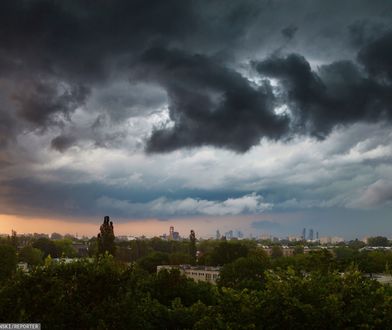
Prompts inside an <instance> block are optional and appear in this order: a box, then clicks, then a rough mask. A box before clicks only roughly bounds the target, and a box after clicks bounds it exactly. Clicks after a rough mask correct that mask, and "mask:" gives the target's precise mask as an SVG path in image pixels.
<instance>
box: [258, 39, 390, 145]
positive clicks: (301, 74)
mask: <svg viewBox="0 0 392 330" xmlns="http://www.w3.org/2000/svg"><path fill="white" fill-rule="evenodd" d="M391 41H392V38H391V35H390V34H387V35H385V36H382V37H381V38H380V39H378V40H376V41H374V42H372V43H371V44H369V45H367V46H366V47H364V48H363V49H362V50H361V51H360V52H359V55H358V58H359V61H360V63H361V64H363V67H360V66H359V65H358V64H356V63H354V62H352V61H338V62H334V63H331V64H329V65H323V66H321V67H319V69H318V70H317V72H316V71H313V70H312V68H311V66H310V64H309V63H308V61H307V60H306V59H305V58H304V57H303V56H301V55H298V54H290V55H287V56H285V57H279V56H272V57H270V58H268V59H265V60H262V61H260V62H254V67H255V69H256V70H257V71H258V72H259V73H260V74H261V75H263V76H268V77H271V78H275V79H278V80H279V81H280V83H281V90H280V95H279V99H280V102H281V103H282V104H286V105H287V106H288V107H289V109H290V110H291V115H292V116H291V130H292V133H293V134H295V133H302V134H310V135H312V136H315V137H318V138H324V137H325V136H326V135H328V134H329V133H330V132H331V130H332V129H333V128H334V127H336V126H341V125H347V124H352V123H355V122H360V121H362V122H375V121H377V120H388V121H390V120H391V119H392V97H391V95H392V85H391V83H390V82H388V81H386V80H383V79H378V78H379V77H383V76H385V77H386V78H387V79H391V78H392V60H391V59H392V56H387V55H388V52H391V51H392V47H391ZM390 55H392V53H391V54H390ZM364 70H365V71H367V72H368V73H369V74H366V73H365V72H364Z"/></svg>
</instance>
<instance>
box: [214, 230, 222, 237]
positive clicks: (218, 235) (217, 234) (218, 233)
mask: <svg viewBox="0 0 392 330" xmlns="http://www.w3.org/2000/svg"><path fill="white" fill-rule="evenodd" d="M215 238H216V239H220V238H221V234H220V231H219V229H218V230H217V231H216V236H215Z"/></svg>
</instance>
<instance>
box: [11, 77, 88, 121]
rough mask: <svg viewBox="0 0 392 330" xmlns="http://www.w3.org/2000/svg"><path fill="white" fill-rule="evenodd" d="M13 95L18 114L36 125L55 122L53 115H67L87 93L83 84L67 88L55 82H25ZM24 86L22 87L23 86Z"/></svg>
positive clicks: (83, 99)
mask: <svg viewBox="0 0 392 330" xmlns="http://www.w3.org/2000/svg"><path fill="white" fill-rule="evenodd" d="M21 87H22V88H21V89H20V90H19V91H18V92H15V94H14V95H13V98H14V100H15V101H16V103H17V105H18V108H19V115H20V116H21V117H22V118H23V119H25V120H27V121H29V122H31V123H33V124H36V125H37V126H41V127H42V126H45V125H46V124H47V123H48V121H52V123H53V122H55V121H56V118H53V115H54V114H56V115H62V116H64V117H68V116H69V113H70V112H72V111H73V110H74V109H76V108H77V107H78V106H80V105H82V104H83V102H84V101H85V99H86V96H87V94H88V89H87V88H86V87H84V86H71V87H70V88H67V87H65V86H61V85H58V84H56V83H55V82H42V81H34V82H31V81H29V82H27V83H25V84H24V86H23V85H22V86H21ZM23 87H24V88H23Z"/></svg>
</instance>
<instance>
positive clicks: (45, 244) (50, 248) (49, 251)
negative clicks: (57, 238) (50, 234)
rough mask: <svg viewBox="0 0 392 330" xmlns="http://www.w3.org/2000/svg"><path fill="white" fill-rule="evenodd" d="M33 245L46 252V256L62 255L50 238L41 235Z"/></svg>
mask: <svg viewBox="0 0 392 330" xmlns="http://www.w3.org/2000/svg"><path fill="white" fill-rule="evenodd" d="M33 247H34V248H36V249H40V250H41V251H42V252H43V253H44V258H46V257H47V256H48V255H50V256H51V257H52V258H58V257H60V256H61V255H60V252H59V249H58V248H57V246H56V244H55V243H54V242H53V241H51V240H50V239H49V238H46V237H41V238H39V239H37V240H36V241H35V242H34V243H33Z"/></svg>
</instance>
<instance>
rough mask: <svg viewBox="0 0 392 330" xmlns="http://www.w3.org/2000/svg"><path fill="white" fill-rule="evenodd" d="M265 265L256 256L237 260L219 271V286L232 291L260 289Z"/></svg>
mask: <svg viewBox="0 0 392 330" xmlns="http://www.w3.org/2000/svg"><path fill="white" fill-rule="evenodd" d="M266 269H267V264H266V263H265V262H263V261H262V260H261V259H260V258H257V257H256V256H252V257H247V258H239V259H237V260H235V261H233V262H232V263H229V264H226V265H224V266H223V267H222V269H221V271H220V278H219V285H220V286H225V287H231V288H234V289H245V288H248V289H255V290H257V289H261V288H262V286H263V281H264V272H265V270H266Z"/></svg>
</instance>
